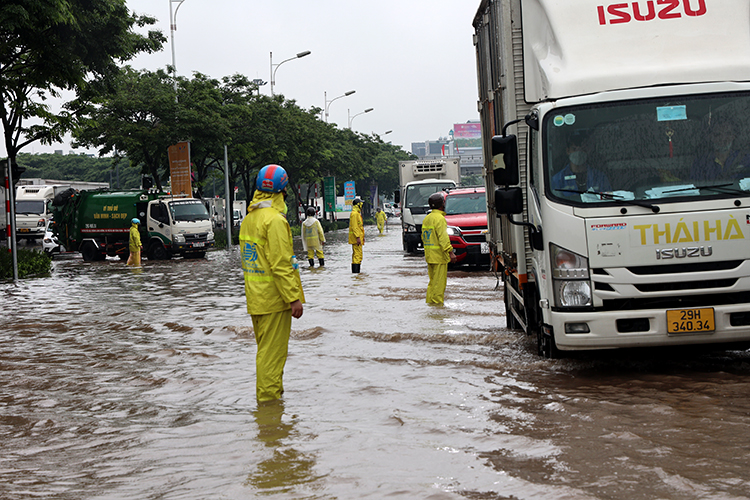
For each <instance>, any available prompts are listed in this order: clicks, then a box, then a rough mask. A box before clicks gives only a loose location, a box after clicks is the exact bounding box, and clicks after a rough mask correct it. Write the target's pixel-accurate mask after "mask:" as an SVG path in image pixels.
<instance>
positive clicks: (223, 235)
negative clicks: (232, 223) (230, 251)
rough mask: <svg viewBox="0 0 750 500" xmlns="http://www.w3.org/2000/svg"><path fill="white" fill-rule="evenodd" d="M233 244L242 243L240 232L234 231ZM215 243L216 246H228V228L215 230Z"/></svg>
mask: <svg viewBox="0 0 750 500" xmlns="http://www.w3.org/2000/svg"><path fill="white" fill-rule="evenodd" d="M232 244H233V245H239V244H240V232H239V231H232ZM214 245H215V248H226V247H227V230H226V229H215V230H214Z"/></svg>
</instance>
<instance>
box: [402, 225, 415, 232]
mask: <svg viewBox="0 0 750 500" xmlns="http://www.w3.org/2000/svg"><path fill="white" fill-rule="evenodd" d="M404 232H405V233H416V232H417V226H415V225H414V224H404Z"/></svg>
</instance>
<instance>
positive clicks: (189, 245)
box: [172, 240, 215, 253]
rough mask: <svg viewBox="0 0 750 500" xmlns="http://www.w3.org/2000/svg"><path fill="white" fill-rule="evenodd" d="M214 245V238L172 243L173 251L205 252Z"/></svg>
mask: <svg viewBox="0 0 750 500" xmlns="http://www.w3.org/2000/svg"><path fill="white" fill-rule="evenodd" d="M214 246H215V243H214V240H207V241H188V242H186V243H174V244H173V245H172V251H173V252H174V253H191V252H205V251H206V250H208V249H210V248H213V247H214Z"/></svg>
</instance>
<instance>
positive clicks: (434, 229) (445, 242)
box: [422, 210, 453, 264]
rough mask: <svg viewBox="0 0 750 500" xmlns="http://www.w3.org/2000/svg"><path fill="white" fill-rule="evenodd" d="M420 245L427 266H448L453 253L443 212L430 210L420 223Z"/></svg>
mask: <svg viewBox="0 0 750 500" xmlns="http://www.w3.org/2000/svg"><path fill="white" fill-rule="evenodd" d="M422 245H423V246H424V258H425V260H426V261H427V263H428V264H448V263H449V262H450V261H451V256H450V253H451V252H452V251H453V245H451V240H450V237H449V236H448V223H447V222H445V212H443V211H442V210H432V212H430V213H429V214H427V217H425V218H424V221H423V222H422Z"/></svg>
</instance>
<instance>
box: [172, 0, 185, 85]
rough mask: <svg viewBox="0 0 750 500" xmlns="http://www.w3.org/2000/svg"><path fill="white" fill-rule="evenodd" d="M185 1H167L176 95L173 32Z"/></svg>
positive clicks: (175, 80) (175, 62) (175, 29)
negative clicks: (173, 6)
mask: <svg viewBox="0 0 750 500" xmlns="http://www.w3.org/2000/svg"><path fill="white" fill-rule="evenodd" d="M184 1H185V0H169V32H170V37H171V40H172V76H173V77H174V91H175V94H177V61H176V58H175V50H174V32H175V31H177V11H178V10H180V6H181V5H182V2H184ZM173 3H176V4H177V8H176V9H175V10H174V12H172V4H173Z"/></svg>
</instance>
